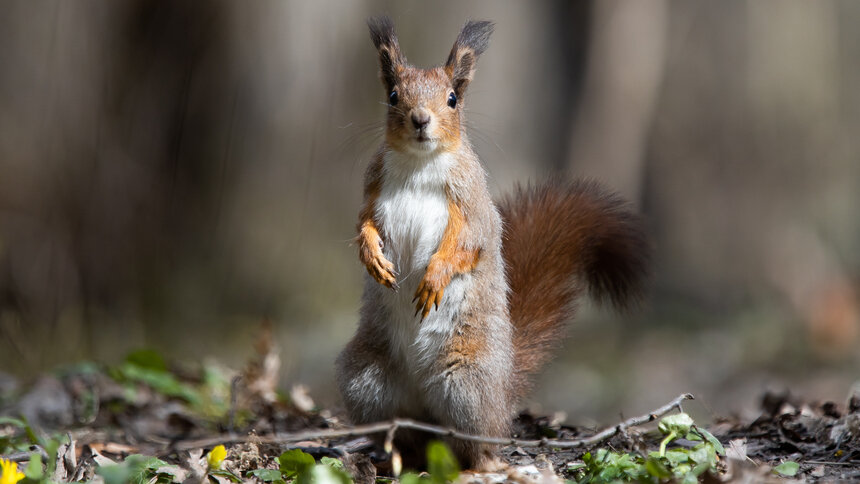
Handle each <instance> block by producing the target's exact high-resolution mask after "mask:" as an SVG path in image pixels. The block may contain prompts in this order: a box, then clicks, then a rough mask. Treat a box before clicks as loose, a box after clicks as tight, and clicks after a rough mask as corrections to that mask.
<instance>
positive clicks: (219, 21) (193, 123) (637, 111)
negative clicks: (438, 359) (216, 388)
mask: <svg viewBox="0 0 860 484" xmlns="http://www.w3.org/2000/svg"><path fill="white" fill-rule="evenodd" d="M2 6H3V15H0V63H2V66H3V69H2V73H0V369H2V371H3V372H5V373H6V374H9V375H16V376H18V377H20V378H23V379H25V380H26V379H27V378H29V377H32V376H33V375H35V374H37V373H38V372H40V371H45V370H46V369H50V368H54V367H56V366H57V365H61V364H64V363H69V362H74V361H79V360H82V359H96V360H100V361H107V362H115V361H118V360H119V359H120V358H122V356H124V355H125V354H126V353H127V352H128V351H130V350H132V349H135V348H139V347H152V348H157V349H159V350H161V351H162V352H163V353H164V354H165V355H167V356H169V357H173V358H179V359H185V360H191V359H199V358H204V357H215V358H217V359H219V360H220V361H223V362H225V363H227V364H230V365H233V366H235V367H238V366H241V365H242V363H243V362H244V361H245V360H246V359H247V358H248V357H249V356H250V355H252V354H253V351H254V350H253V341H254V339H255V336H256V335H257V334H258V332H259V328H260V325H261V322H262V321H264V320H266V319H268V320H271V321H272V322H273V324H274V328H275V339H276V342H277V344H278V345H279V347H280V349H281V358H282V360H283V362H284V367H283V369H282V370H283V371H282V376H281V378H282V384H283V385H284V386H285V387H288V386H289V385H291V384H293V383H297V382H303V383H305V384H307V385H309V386H310V392H311V395H312V396H313V397H314V398H315V399H316V400H317V403H319V404H321V405H325V406H330V407H334V408H338V406H339V400H338V396H337V393H336V390H335V388H334V379H333V378H334V377H333V372H334V364H333V361H334V358H335V356H336V354H337V352H338V351H339V349H340V348H341V347H342V346H343V345H344V343H345V342H346V341H347V339H348V338H349V337H350V336H351V334H352V332H353V331H354V329H355V324H356V320H357V309H358V305H359V296H360V290H361V280H362V274H363V272H364V269H363V267H362V266H361V265H360V264H359V262H358V259H357V254H356V249H355V247H354V246H352V245H351V244H350V240H351V238H352V237H353V236H354V233H355V221H356V217H357V213H358V209H359V203H360V200H361V190H362V181H361V180H362V174H363V172H364V169H365V167H366V165H367V162H368V159H369V157H370V155H371V154H372V152H373V150H374V149H375V147H376V146H377V145H378V143H379V142H380V140H381V135H382V124H381V122H382V120H383V116H384V113H385V109H386V108H385V107H384V105H382V102H383V101H384V99H385V93H384V92H383V90H382V87H381V84H380V83H379V80H378V73H377V64H376V62H377V59H376V55H375V52H374V50H373V48H372V45H371V43H370V41H369V39H368V35H367V32H366V27H365V23H364V22H365V18H366V17H368V16H370V15H373V14H378V13H383V12H385V13H388V14H390V15H391V16H392V17H393V19H394V20H395V24H396V25H397V29H398V32H399V34H400V41H401V45H402V47H403V50H404V52H405V54H406V55H407V57H408V58H409V60H410V61H411V62H412V63H414V64H416V65H419V66H430V65H435V64H440V63H441V62H443V61H444V59H445V58H446V56H447V54H448V51H449V49H450V47H451V45H452V43H453V41H454V38H455V37H456V35H457V32H458V30H459V28H460V26H461V25H462V24H463V22H464V21H465V20H466V19H469V18H474V19H491V20H494V21H495V22H496V24H497V26H496V33H495V35H494V37H493V39H492V43H491V47H490V49H489V50H488V51H487V53H486V54H485V55H484V56H483V58H482V59H481V60H480V62H479V64H478V72H477V76H476V79H475V81H474V82H473V83H472V86H471V89H470V92H469V95H468V98H467V101H466V102H467V104H466V107H467V112H468V120H469V125H470V131H469V133H470V136H471V138H472V140H473V143H474V144H475V146H476V149H477V151H478V153H479V154H480V155H481V157H482V160H483V162H484V164H485V166H486V168H487V171H488V172H489V176H490V179H489V180H490V186H491V190H492V192H493V193H494V194H495V195H499V194H502V193H504V192H506V191H507V190H509V189H510V188H511V187H512V186H513V184H514V183H515V182H516V181H527V180H539V179H541V178H544V177H546V176H548V174H550V173H554V172H559V171H561V172H564V173H566V174H567V175H568V176H571V177H573V176H589V177H596V178H599V179H601V180H603V181H604V182H605V183H606V184H608V185H610V186H612V187H614V188H616V189H617V190H619V191H620V192H622V193H623V194H624V195H625V196H626V197H628V198H629V199H630V200H632V201H633V203H634V204H635V205H636V206H637V207H638V208H639V209H640V210H641V211H642V212H643V213H644V214H645V215H646V217H647V219H648V221H649V226H650V230H651V232H652V234H653V238H654V243H655V246H656V259H655V275H654V282H653V290H652V292H651V295H650V297H649V300H648V302H647V304H646V305H645V307H644V308H643V310H642V311H641V312H637V313H633V314H630V315H618V314H614V313H612V312H609V311H604V310H602V309H600V308H595V307H591V306H589V305H585V306H584V307H583V308H582V311H581V312H580V316H579V317H578V319H577V321H576V322H575V323H573V324H572V325H571V326H570V338H569V339H568V341H567V342H566V344H565V346H564V349H563V351H562V352H561V354H560V356H559V358H558V359H557V360H556V361H555V362H554V363H553V364H552V365H551V367H549V368H548V369H547V371H546V372H545V373H544V375H543V377H542V380H541V383H540V386H539V388H538V390H537V391H536V392H535V395H534V398H533V399H532V401H530V402H526V403H527V405H528V406H530V407H531V408H532V409H535V410H536V411H540V412H547V413H549V412H553V411H557V410H561V411H565V412H567V413H568V420H569V421H570V422H574V423H589V422H591V423H593V422H604V423H606V422H612V421H614V419H616V418H617V416H618V414H620V413H625V414H627V415H631V414H633V413H638V412H642V411H647V410H649V409H651V408H654V407H656V406H658V405H660V404H662V403H664V402H667V401H669V400H671V399H672V398H673V397H675V396H676V395H677V394H678V393H681V392H693V393H694V394H696V395H697V397H698V399H699V401H700V402H701V405H702V408H704V409H705V410H704V411H706V412H707V413H714V414H727V413H731V412H741V413H744V412H750V411H752V410H754V409H755V405H756V403H757V401H758V399H759V398H760V396H761V394H762V392H763V391H764V390H766V389H776V390H780V389H790V390H791V391H792V392H793V393H796V394H799V395H802V396H805V397H807V398H813V399H835V400H837V401H841V400H842V399H843V398H844V397H845V396H846V395H847V394H848V389H849V387H850V385H851V384H852V382H854V381H855V380H856V379H858V372H857V369H858V367H860V365H858V363H860V345H858V343H860V303H858V294H860V284H858V281H860V214H858V212H860V211H858V208H860V136H858V134H860V89H858V86H860V63H858V62H857V59H858V55H860V3H858V2H852V1H849V0H846V1H842V2H836V1H820V2H808V1H803V0H784V1H776V0H774V1H738V0H726V1H722V2H709V1H705V0H699V1H686V2H680V1H677V2H675V1H665V0H636V1H617V0H610V1H600V2H598V1H569V0H556V1H543V2H519V1H513V0H510V1H490V0H486V1H476V2H457V1H450V2H432V3H431V2H418V1H397V2H395V1H376V0H366V1H351V2H340V1H335V0H319V1H305V2H297V1H290V0H278V1H275V0H269V1H262V0H261V1H256V2H228V1H222V0H215V1H209V2H193V1H174V2H157V1H144V0H122V1H107V0H104V1H96V0H93V1H79V2H66V1H62V0H5V1H3V3H2Z"/></svg>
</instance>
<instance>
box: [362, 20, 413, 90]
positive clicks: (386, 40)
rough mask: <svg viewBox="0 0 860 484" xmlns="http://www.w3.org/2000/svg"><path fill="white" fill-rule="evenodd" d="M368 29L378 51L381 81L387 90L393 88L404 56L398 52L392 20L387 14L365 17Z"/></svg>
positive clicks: (398, 46)
mask: <svg viewBox="0 0 860 484" xmlns="http://www.w3.org/2000/svg"><path fill="white" fill-rule="evenodd" d="M367 27H368V28H369V29H370V40H372V41H373V46H374V47H376V50H377V51H378V52H379V68H380V76H381V77H382V83H383V84H385V88H386V89H387V90H389V91H390V90H391V89H393V88H394V85H395V84H397V79H398V76H399V74H400V71H401V70H402V69H403V66H404V65H405V64H406V58H405V57H404V56H403V54H402V53H401V52H400V44H399V43H398V42H397V34H395V33H394V22H392V21H391V19H390V18H389V17H388V16H387V15H380V16H378V17H371V18H369V19H367Z"/></svg>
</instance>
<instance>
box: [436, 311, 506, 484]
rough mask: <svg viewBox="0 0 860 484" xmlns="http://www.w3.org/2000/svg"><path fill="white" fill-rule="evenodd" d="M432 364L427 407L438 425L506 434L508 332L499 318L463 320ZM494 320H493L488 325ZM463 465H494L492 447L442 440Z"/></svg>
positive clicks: (479, 467)
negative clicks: (433, 374) (434, 369)
mask: <svg viewBox="0 0 860 484" xmlns="http://www.w3.org/2000/svg"><path fill="white" fill-rule="evenodd" d="M464 322H465V323H466V324H463V325H462V326H461V327H460V329H459V330H458V331H456V332H455V333H454V334H453V335H452V337H451V339H450V340H449V342H448V344H447V348H446V350H445V351H443V352H442V355H441V356H440V361H438V362H437V368H438V370H437V371H438V373H437V375H436V377H435V378H433V379H432V380H431V381H430V384H429V386H428V388H427V394H428V395H434V396H438V397H436V398H434V399H433V402H432V403H431V402H428V405H430V411H431V412H432V413H433V414H434V417H435V419H436V420H438V421H439V422H440V423H441V424H442V425H445V426H450V427H453V428H455V429H457V430H460V431H462V432H466V433H469V434H476V435H483V436H489V437H507V436H509V435H510V425H511V417H512V413H513V412H512V407H513V404H512V402H511V391H510V374H511V365H512V361H511V359H510V358H511V357H510V355H511V354H512V351H507V350H506V349H505V346H506V345H507V346H510V344H511V342H510V332H509V331H506V328H507V326H506V325H505V323H504V322H503V321H502V320H498V321H494V320H493V318H490V321H489V322H488V321H487V320H484V321H468V320H466V321H464ZM494 322H496V323H497V324H492V323H494ZM446 442H447V443H448V445H449V446H450V447H451V449H452V450H453V451H454V454H455V455H456V456H457V459H458V460H459V462H460V464H461V466H463V468H469V469H475V470H488V469H489V468H493V467H495V459H494V451H495V448H496V446H493V445H488V444H482V443H477V442H469V441H464V440H459V439H447V440H446Z"/></svg>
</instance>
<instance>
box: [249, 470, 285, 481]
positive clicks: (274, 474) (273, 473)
mask: <svg viewBox="0 0 860 484" xmlns="http://www.w3.org/2000/svg"><path fill="white" fill-rule="evenodd" d="M248 475H249V476H254V477H256V478H257V479H260V480H261V481H263V482H276V481H278V480H283V478H282V476H281V470H280V469H254V470H252V471H248Z"/></svg>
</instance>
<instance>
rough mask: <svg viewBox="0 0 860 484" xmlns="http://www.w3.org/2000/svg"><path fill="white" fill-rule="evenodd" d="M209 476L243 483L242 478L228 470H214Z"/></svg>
mask: <svg viewBox="0 0 860 484" xmlns="http://www.w3.org/2000/svg"><path fill="white" fill-rule="evenodd" d="M279 474H280V473H279ZM209 475H210V476H218V477H223V478H224V479H227V480H228V481H230V482H242V478H241V477H239V476H237V475H236V474H233V473H232V472H230V471H228V470H226V469H213V470H211V471H209Z"/></svg>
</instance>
